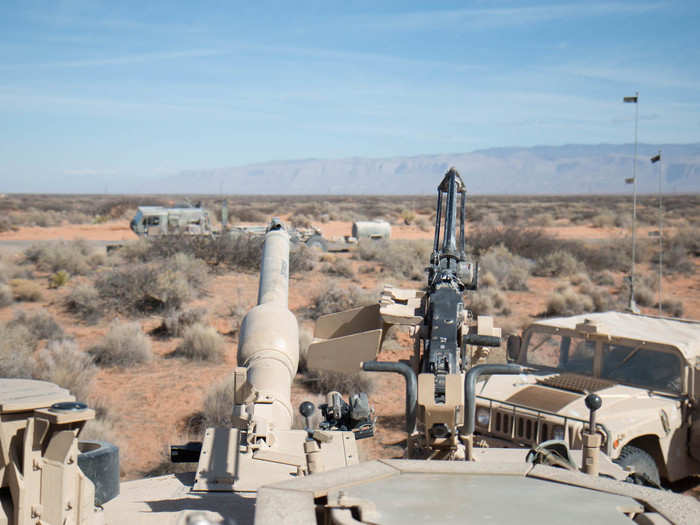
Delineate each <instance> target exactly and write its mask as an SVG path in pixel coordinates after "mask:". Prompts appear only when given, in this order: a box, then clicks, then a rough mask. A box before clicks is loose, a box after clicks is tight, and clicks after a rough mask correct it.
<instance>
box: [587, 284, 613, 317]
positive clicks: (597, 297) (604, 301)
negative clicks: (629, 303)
mask: <svg viewBox="0 0 700 525" xmlns="http://www.w3.org/2000/svg"><path fill="white" fill-rule="evenodd" d="M588 296H589V297H590V298H591V300H592V301H593V309H594V310H595V311H596V312H607V311H608V310H615V309H617V308H618V306H619V305H618V304H617V301H616V299H615V298H614V297H613V296H612V294H611V293H610V292H609V291H608V290H606V289H605V288H600V287H596V288H593V289H592V290H591V291H590V292H589V293H588Z"/></svg>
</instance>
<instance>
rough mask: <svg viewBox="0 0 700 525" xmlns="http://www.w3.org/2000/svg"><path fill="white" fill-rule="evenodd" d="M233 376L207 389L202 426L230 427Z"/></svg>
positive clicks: (231, 423)
mask: <svg viewBox="0 0 700 525" xmlns="http://www.w3.org/2000/svg"><path fill="white" fill-rule="evenodd" d="M233 400H234V396H233V376H229V377H227V378H226V379H225V380H223V381H222V382H220V383H218V384H216V385H214V386H213V387H212V388H210V389H209V392H208V393H207V397H206V398H205V399H204V407H203V408H202V413H201V419H202V422H201V424H202V427H203V428H208V427H230V426H231V425H233V405H234V403H233Z"/></svg>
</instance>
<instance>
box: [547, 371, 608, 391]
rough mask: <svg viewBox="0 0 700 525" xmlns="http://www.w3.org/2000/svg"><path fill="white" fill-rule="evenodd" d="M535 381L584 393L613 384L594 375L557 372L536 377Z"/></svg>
mask: <svg viewBox="0 0 700 525" xmlns="http://www.w3.org/2000/svg"><path fill="white" fill-rule="evenodd" d="M537 382H538V383H540V384H542V385H547V386H553V387H556V388H562V389H564V390H570V391H572V392H581V393H584V394H586V393H589V392H597V391H598V390H603V389H604V388H608V387H610V386H613V385H614V384H615V383H613V382H612V381H606V380H604V379H598V378H595V377H586V376H579V375H575V374H559V375H556V376H549V377H545V378H543V379H538V380H537Z"/></svg>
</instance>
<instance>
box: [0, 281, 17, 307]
mask: <svg viewBox="0 0 700 525" xmlns="http://www.w3.org/2000/svg"><path fill="white" fill-rule="evenodd" d="M13 302H14V294H13V293H12V288H10V287H9V286H8V285H6V284H0V308H1V307H3V306H9V305H11V304H12V303H13Z"/></svg>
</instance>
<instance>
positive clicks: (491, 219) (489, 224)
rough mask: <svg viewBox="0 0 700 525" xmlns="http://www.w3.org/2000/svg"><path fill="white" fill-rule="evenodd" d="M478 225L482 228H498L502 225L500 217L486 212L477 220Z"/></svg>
mask: <svg viewBox="0 0 700 525" xmlns="http://www.w3.org/2000/svg"><path fill="white" fill-rule="evenodd" d="M479 226H481V227H482V228H499V227H501V226H503V223H502V222H501V219H499V218H498V215H497V214H495V213H486V214H484V216H483V217H481V218H480V220H479Z"/></svg>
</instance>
